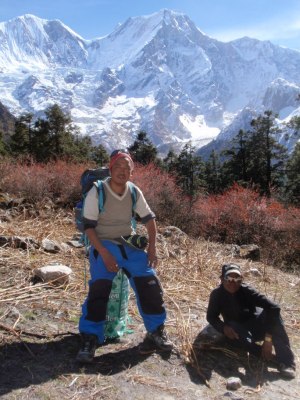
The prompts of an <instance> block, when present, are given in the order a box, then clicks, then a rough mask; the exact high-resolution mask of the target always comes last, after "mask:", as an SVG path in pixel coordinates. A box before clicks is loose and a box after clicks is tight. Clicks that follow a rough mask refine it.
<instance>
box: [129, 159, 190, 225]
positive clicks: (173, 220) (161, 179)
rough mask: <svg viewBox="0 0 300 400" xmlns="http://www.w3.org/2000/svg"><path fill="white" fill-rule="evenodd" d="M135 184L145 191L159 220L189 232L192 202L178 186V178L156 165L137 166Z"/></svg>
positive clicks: (134, 175)
mask: <svg viewBox="0 0 300 400" xmlns="http://www.w3.org/2000/svg"><path fill="white" fill-rule="evenodd" d="M133 182H134V183H135V184H136V185H137V186H138V187H139V188H140V189H141V190H142V191H143V194H144V196H145V198H146V199H147V202H148V204H149V205H150V207H151V209H152V210H153V211H154V212H155V214H156V216H157V219H158V220H159V221H161V222H163V223H166V224H170V225H175V226H177V227H180V228H181V229H183V230H185V231H188V230H189V225H190V223H191V213H190V209H191V206H190V201H189V198H188V197H187V196H186V195H185V194H184V193H183V192H182V190H181V189H180V188H179V187H178V185H177V184H176V178H175V177H174V176H172V175H170V174H168V173H167V172H164V171H162V170H161V169H160V168H158V167H157V166H155V165H154V164H148V165H146V166H145V165H136V167H135V169H134V173H133Z"/></svg>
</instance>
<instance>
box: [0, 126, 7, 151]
mask: <svg viewBox="0 0 300 400" xmlns="http://www.w3.org/2000/svg"><path fill="white" fill-rule="evenodd" d="M3 136H4V135H3V133H2V132H1V131H0V156H2V157H3V156H5V155H6V154H7V148H6V145H5V143H4V140H3Z"/></svg>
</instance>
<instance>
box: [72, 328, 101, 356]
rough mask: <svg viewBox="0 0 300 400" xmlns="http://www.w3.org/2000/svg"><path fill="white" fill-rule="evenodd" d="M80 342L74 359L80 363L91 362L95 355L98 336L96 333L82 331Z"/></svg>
mask: <svg viewBox="0 0 300 400" xmlns="http://www.w3.org/2000/svg"><path fill="white" fill-rule="evenodd" d="M81 339H82V344H81V348H80V350H79V352H78V354H77V356H76V361H79V362H82V363H91V362H92V361H93V358H94V356H95V352H96V349H97V347H98V345H99V344H98V338H97V336H96V335H88V334H86V333H83V334H82V335H81Z"/></svg>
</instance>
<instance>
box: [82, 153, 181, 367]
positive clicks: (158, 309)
mask: <svg viewBox="0 0 300 400" xmlns="http://www.w3.org/2000/svg"><path fill="white" fill-rule="evenodd" d="M133 167H134V164H133V161H132V159H131V157H130V155H129V154H128V153H127V152H126V151H125V150H115V151H114V152H113V153H112V154H111V157H110V164H109V169H110V178H108V179H107V180H106V181H104V182H103V188H104V192H105V193H104V194H105V206H104V209H103V210H102V212H101V213H99V206H98V191H97V188H96V187H95V186H93V187H92V189H91V190H90V191H89V192H88V194H87V197H86V199H85V203H84V209H83V217H84V229H85V232H86V234H87V236H88V238H89V241H90V243H91V248H90V253H89V260H90V277H91V279H90V281H89V292H88V296H87V298H86V300H85V302H84V304H83V306H82V315H81V318H80V321H79V332H80V333H81V337H82V347H81V349H80V350H79V352H78V354H77V360H78V361H80V362H91V361H92V360H93V357H94V354H95V351H96V348H97V347H98V346H99V345H101V344H103V342H104V340H105V337H104V328H105V319H106V308H107V303H108V300H109V295H110V291H111V287H112V280H113V279H114V277H115V276H116V273H117V272H118V270H119V269H120V268H122V269H123V271H124V272H125V273H126V275H127V277H128V279H129V282H130V284H131V286H132V288H133V290H134V292H135V295H136V299H137V305H138V310H139V313H140V315H141V317H142V318H143V322H144V325H145V328H146V331H147V334H146V337H145V340H144V342H143V343H142V344H141V346H140V352H141V353H143V354H146V353H150V352H152V351H155V349H159V350H161V351H170V350H171V349H172V347H173V346H172V343H171V342H170V340H169V339H168V337H167V335H166V332H165V329H164V323H165V320H166V310H165V307H164V303H163V297H162V288H161V285H160V282H159V280H158V278H157V276H156V274H155V270H154V268H155V267H156V266H157V255H156V224H155V215H154V213H153V212H152V211H151V209H150V208H149V205H148V204H147V202H146V200H145V198H144V196H143V194H142V192H141V190H140V189H139V188H138V187H136V186H135V190H136V204H135V212H136V213H137V214H138V215H139V217H140V218H141V221H142V223H144V224H145V226H146V228H147V232H148V240H149V243H148V248H147V252H146V251H141V250H140V249H136V248H134V247H133V246H129V245H127V244H124V240H121V238H124V237H127V236H130V235H131V234H132V233H133V232H132V226H131V219H132V201H133V200H132V194H131V190H130V185H133V184H132V183H131V182H129V179H130V177H131V174H132V171H133Z"/></svg>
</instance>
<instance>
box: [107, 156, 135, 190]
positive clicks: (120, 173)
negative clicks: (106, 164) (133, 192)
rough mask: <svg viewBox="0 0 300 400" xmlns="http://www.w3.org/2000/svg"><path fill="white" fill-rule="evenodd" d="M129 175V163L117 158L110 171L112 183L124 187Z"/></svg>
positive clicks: (123, 158) (126, 160)
mask: <svg viewBox="0 0 300 400" xmlns="http://www.w3.org/2000/svg"><path fill="white" fill-rule="evenodd" d="M131 173H132V170H131V167H130V161H129V160H128V159H127V158H125V157H122V158H119V159H118V160H117V161H116V162H115V163H114V165H113V166H112V168H111V171H110V174H111V179H112V181H113V182H114V183H116V184H118V185H125V184H126V182H127V181H129V179H130V177H131Z"/></svg>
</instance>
